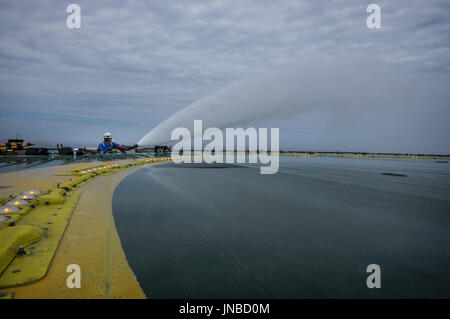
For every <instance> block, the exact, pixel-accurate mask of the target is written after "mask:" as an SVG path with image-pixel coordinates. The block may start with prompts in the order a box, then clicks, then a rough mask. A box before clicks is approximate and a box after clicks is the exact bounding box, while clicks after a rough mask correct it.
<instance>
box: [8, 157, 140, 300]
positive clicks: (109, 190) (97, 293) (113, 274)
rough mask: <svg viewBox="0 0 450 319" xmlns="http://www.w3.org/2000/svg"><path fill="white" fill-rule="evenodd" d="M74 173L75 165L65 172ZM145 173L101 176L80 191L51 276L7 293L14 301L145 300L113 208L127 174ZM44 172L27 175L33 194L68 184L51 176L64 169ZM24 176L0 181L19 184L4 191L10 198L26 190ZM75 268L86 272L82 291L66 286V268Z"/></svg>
mask: <svg viewBox="0 0 450 319" xmlns="http://www.w3.org/2000/svg"><path fill="white" fill-rule="evenodd" d="M83 166H86V163H84V165H83ZM73 168H74V167H73V166H72V165H67V167H64V169H63V171H68V170H71V169H73ZM141 168H142V167H129V168H127V169H125V170H123V171H121V172H118V173H115V174H112V175H108V176H98V177H96V178H94V179H93V180H92V181H90V182H88V183H87V184H86V185H84V186H82V187H81V188H80V189H79V190H80V191H81V192H82V194H81V197H80V200H79V202H78V204H77V206H76V208H75V210H74V212H73V214H72V218H71V220H70V222H69V225H68V226H67V229H66V232H65V234H64V236H63V238H62V240H61V243H60V246H59V247H58V249H57V251H56V255H55V257H54V259H53V261H52V264H51V265H50V268H49V271H48V273H47V275H46V276H45V277H44V278H43V279H42V280H40V281H38V282H36V283H34V284H31V285H27V286H22V287H15V288H9V289H4V290H3V291H14V298H42V299H47V298H50V299H58V298H68V299H72V298H77V299H81V298H83V299H84V298H145V295H144V293H143V291H142V289H141V288H140V286H139V284H138V282H137V280H136V278H135V276H134V274H133V272H132V270H131V269H130V267H129V265H128V262H127V260H126V257H125V255H124V252H123V250H122V246H121V243H120V239H119V236H118V234H117V230H116V227H115V224H114V218H113V216H112V207H111V202H112V195H113V192H114V189H115V187H116V186H117V185H118V184H119V183H120V181H121V180H122V179H123V178H125V177H126V176H127V175H129V174H131V173H133V172H135V171H137V170H139V169H141ZM42 170H43V171H38V172H36V171H35V172H33V173H34V174H32V172H30V171H28V177H29V179H28V178H27V180H28V181H29V182H28V183H26V184H27V185H26V186H27V188H28V189H29V188H37V189H42V186H43V184H44V185H47V183H48V187H51V186H54V184H55V181H56V182H59V181H62V180H66V179H67V177H65V178H64V177H50V176H52V175H53V174H51V173H55V171H57V170H58V171H61V170H62V169H61V167H59V168H55V167H52V168H48V169H42ZM21 172H23V171H21ZM21 172H13V173H6V174H2V175H3V176H0V182H1V185H4V186H6V185H8V182H7V180H6V179H5V178H6V176H5V175H8V177H9V178H11V181H12V180H15V182H16V183H15V184H16V185H11V186H13V187H11V188H9V189H8V188H7V189H3V191H5V190H8V191H9V193H11V191H12V189H14V191H16V190H19V191H21V190H22V188H23V182H24V180H22V182H20V183H19V182H18V181H19V180H21V178H19V176H18V174H17V173H21ZM30 176H31V177H30ZM35 176H37V177H35ZM20 177H22V176H20ZM35 180H36V183H34V181H35ZM43 180H45V182H43ZM5 182H6V183H5ZM11 184H12V183H11ZM35 186H36V187H35ZM38 186H40V187H38ZM70 264H77V265H79V266H80V268H81V288H72V289H69V288H68V287H67V286H66V280H67V277H68V276H69V275H70V273H67V272H66V268H67V266H68V265H70Z"/></svg>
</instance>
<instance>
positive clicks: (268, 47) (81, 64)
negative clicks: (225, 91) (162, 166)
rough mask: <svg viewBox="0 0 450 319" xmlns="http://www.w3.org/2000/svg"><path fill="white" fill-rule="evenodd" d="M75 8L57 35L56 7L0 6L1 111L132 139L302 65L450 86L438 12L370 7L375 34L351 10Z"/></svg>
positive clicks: (151, 4)
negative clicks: (245, 84) (383, 68)
mask: <svg viewBox="0 0 450 319" xmlns="http://www.w3.org/2000/svg"><path fill="white" fill-rule="evenodd" d="M76 3H78V4H79V5H80V6H81V9H82V28H81V29H80V30H69V29H68V28H67V27H66V25H65V20H66V17H67V13H66V12H65V9H66V5H67V4H66V3H64V2H61V1H56V0H54V1H52V0H44V1H39V2H37V1H13V0H6V1H2V2H1V4H0V43H1V45H0V70H1V71H0V110H2V111H9V112H11V111H21V112H40V113H43V114H45V113H49V114H61V115H66V116H81V117H86V118H96V119H100V120H99V123H98V125H99V126H100V127H101V126H102V125H104V126H107V123H108V121H113V120H114V121H115V120H118V119H120V121H122V122H123V123H124V127H127V128H124V129H123V132H124V133H123V134H128V135H127V137H128V138H130V139H133V138H134V140H138V139H139V138H140V137H141V136H140V135H143V134H145V133H146V132H147V131H148V130H150V129H151V128H152V127H154V126H155V125H157V124H158V123H160V122H161V121H163V120H164V119H165V118H167V117H169V116H170V115H171V114H173V113H174V112H176V111H178V110H180V109H181V108H183V107H184V106H186V105H188V104H190V103H192V102H194V101H196V100H197V99H199V98H201V97H202V96H204V95H207V94H210V93H211V92H214V91H215V90H217V89H220V88H222V87H224V86H227V85H229V84H231V83H233V82H235V81H237V80H240V79H242V78H245V77H247V76H249V75H251V74H255V73H258V72H271V71H272V70H274V69H277V68H279V67H280V66H283V65H286V64H289V63H293V62H294V63H295V62H296V61H299V60H302V59H304V58H305V57H309V58H310V57H328V58H330V57H331V58H332V57H334V56H343V55H346V54H353V55H359V56H361V57H364V56H368V55H377V56H379V57H380V58H381V59H383V60H385V61H387V62H389V63H391V64H392V65H393V68H397V69H399V70H402V72H406V73H408V72H411V73H412V74H416V75H417V74H420V75H423V76H424V77H427V79H430V81H432V82H436V83H437V84H436V88H437V87H439V88H440V87H441V86H445V85H442V82H444V83H445V84H447V86H448V82H449V73H450V46H449V39H450V36H449V33H450V21H449V20H448V16H449V13H450V7H449V5H448V2H446V1H428V2H423V1H419V0H413V1H407V2H401V1H393V0H392V1H385V0H383V1H379V4H380V6H381V8H382V28H381V29H380V30H369V29H367V27H366V26H365V20H366V17H367V14H366V12H365V6H366V4H365V3H362V2H360V1H320V2H318V1H299V0H293V1H250V0H247V1H119V0H117V1H102V2H99V1H87V0H83V1H76ZM438 82H439V83H438ZM436 90H437V89H436ZM440 96H442V95H440ZM444 97H445V95H444ZM443 99H444V98H443V97H440V98H439V100H438V98H437V97H436V98H434V101H433V103H434V104H439V105H441V104H445V102H443ZM443 112H447V114H448V111H447V109H446V108H444V109H443ZM5 114H7V113H5ZM5 116H7V115H5ZM16 116H17V115H16ZM435 116H438V115H435ZM101 119H103V121H104V122H105V123H102V121H101ZM4 120H8V119H4ZM15 123H19V124H17V125H18V126H19V128H18V129H20V125H24V126H31V127H32V126H33V125H34V124H33V122H32V121H31V120H29V119H25V118H24V119H23V121H22V122H20V121H19V122H15ZM20 123H23V124H20ZM118 128H119V129H120V126H118ZM46 130H48V132H49V133H48V136H52V134H51V133H50V132H51V131H52V130H53V131H55V130H56V125H54V124H53V123H51V122H50V123H48V125H47V127H46ZM71 130H73V134H72V135H76V134H86V133H85V131H86V129H83V128H77V127H72V128H71ZM94 131H95V130H92V135H94ZM11 134H14V132H11V126H8V129H6V126H2V127H1V128H0V137H2V138H6V137H8V136H10V135H11ZM95 134H97V133H95ZM53 135H55V134H53ZM116 135H117V134H116ZM441 147H442V146H441Z"/></svg>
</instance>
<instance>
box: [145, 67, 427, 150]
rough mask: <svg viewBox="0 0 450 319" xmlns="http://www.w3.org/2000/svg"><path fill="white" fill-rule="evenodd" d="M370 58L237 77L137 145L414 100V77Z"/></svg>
mask: <svg viewBox="0 0 450 319" xmlns="http://www.w3.org/2000/svg"><path fill="white" fill-rule="evenodd" d="M393 69H394V68H393V67H392V66H389V65H388V64H387V63H384V62H381V61H379V60H375V59H369V60H367V59H365V60H361V59H357V58H341V59H332V60H330V59H322V60H318V59H308V60H303V61H302V62H300V63H293V64H291V65H289V66H287V67H283V68H281V69H278V70H275V71H271V72H265V73H263V74H258V75H254V76H251V77H249V78H247V79H245V80H241V81H239V82H237V83H234V84H232V85H230V86H228V87H225V88H223V89H221V90H219V91H217V92H215V93H213V94H211V95H208V96H206V97H203V98H201V99H199V100H197V101H196V102H194V103H192V104H190V105H188V106H187V107H185V108H183V109H181V110H180V111H178V112H176V113H175V114H173V115H172V116H170V117H169V118H167V119H166V120H165V121H163V122H161V123H160V124H159V125H157V126H156V127H155V128H154V129H152V130H151V131H150V132H149V133H147V134H146V135H145V136H144V137H143V138H142V139H141V140H140V141H139V142H138V144H139V145H140V146H146V145H158V144H163V143H167V142H170V136H171V132H172V130H173V129H175V128H177V127H186V128H188V129H190V130H191V132H192V126H193V122H194V120H203V128H204V129H206V128H208V127H217V128H220V129H224V128H226V127H238V126H241V127H243V126H245V125H249V124H251V123H257V122H258V121H261V120H268V119H270V118H272V117H274V116H289V115H292V114H297V113H301V112H305V111H308V110H311V109H317V108H319V110H320V112H322V111H323V112H324V113H325V112H326V113H327V115H328V116H329V115H330V114H331V115H333V114H336V115H337V114H338V113H339V115H340V116H341V117H342V113H345V114H348V116H349V117H353V116H357V115H358V114H359V113H360V112H362V111H364V109H367V108H374V107H399V106H406V105H408V104H409V103H411V102H414V94H416V93H417V92H418V91H419V90H417V89H415V87H416V86H417V85H416V83H415V82H414V84H413V81H412V80H411V78H407V77H406V76H401V75H399V74H397V73H396V72H394V71H393Z"/></svg>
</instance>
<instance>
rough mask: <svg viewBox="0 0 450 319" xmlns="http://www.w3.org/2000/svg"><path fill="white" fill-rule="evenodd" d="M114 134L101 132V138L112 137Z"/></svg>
mask: <svg viewBox="0 0 450 319" xmlns="http://www.w3.org/2000/svg"><path fill="white" fill-rule="evenodd" d="M113 137H114V136H113V135H112V134H111V133H109V132H108V133H105V134H103V138H113Z"/></svg>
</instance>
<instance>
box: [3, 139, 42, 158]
mask: <svg viewBox="0 0 450 319" xmlns="http://www.w3.org/2000/svg"><path fill="white" fill-rule="evenodd" d="M33 145H35V143H28V142H25V141H24V140H23V139H19V138H16V139H8V142H7V143H0V155H48V154H49V153H48V149H47V148H35V147H29V146H33Z"/></svg>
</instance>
